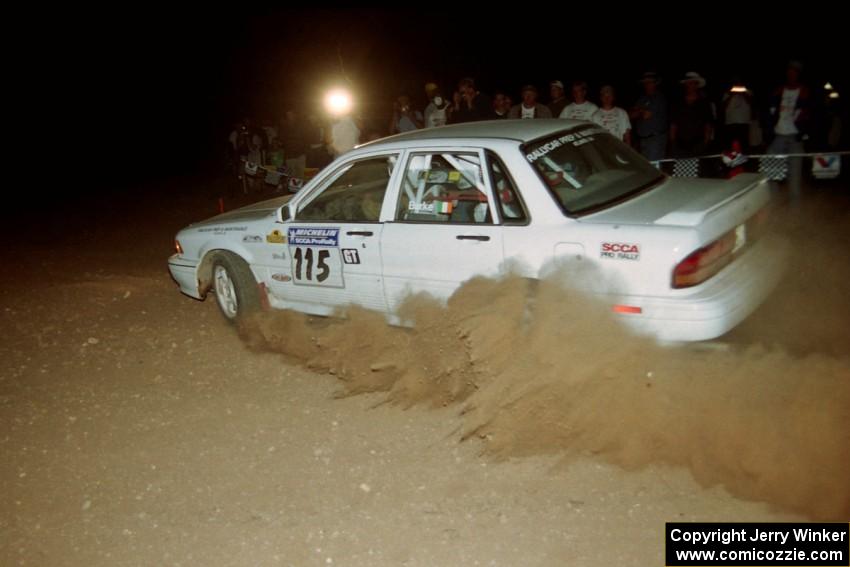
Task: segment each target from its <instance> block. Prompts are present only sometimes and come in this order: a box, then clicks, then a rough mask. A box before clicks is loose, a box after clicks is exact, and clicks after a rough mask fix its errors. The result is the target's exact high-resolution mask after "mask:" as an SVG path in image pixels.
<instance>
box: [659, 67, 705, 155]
mask: <svg viewBox="0 0 850 567" xmlns="http://www.w3.org/2000/svg"><path fill="white" fill-rule="evenodd" d="M679 82H680V83H681V84H682V87H683V88H684V89H685V96H684V97H683V98H682V99H681V100H680V101H679V104H678V105H676V107H675V108H674V109H673V115H672V117H671V120H670V141H671V142H672V143H673V155H674V156H676V157H684V158H692V157H699V156H701V155H704V154H705V152H706V150H707V148H708V143H709V142H710V141H711V135H712V121H713V120H714V115H713V113H712V110H711V103H709V102H708V99H707V98H706V96H705V95H704V94H703V93H702V88H703V87H705V79H703V78H702V76H700V74H699V73H696V72H694V71H690V72H688V73H685V77H684V78H683V79H682V80H681V81H679Z"/></svg>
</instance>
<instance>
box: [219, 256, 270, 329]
mask: <svg viewBox="0 0 850 567" xmlns="http://www.w3.org/2000/svg"><path fill="white" fill-rule="evenodd" d="M212 280H213V281H212V287H213V290H214V291H215V300H216V303H218V308H219V310H220V311H221V314H222V315H224V318H225V319H227V320H228V321H230V322H231V323H236V322H238V321H240V320H241V319H244V318H245V317H246V316H248V315H250V314H252V313H255V312H257V311H259V309H260V305H261V304H260V293H259V290H258V289H257V281H256V280H255V279H254V274H252V273H251V269H250V268H249V267H248V264H247V263H246V262H245V260H243V259H242V258H240V257H239V256H237V255H235V254H232V253H230V252H220V253H218V255H217V256H216V259H215V261H214V262H213V268H212Z"/></svg>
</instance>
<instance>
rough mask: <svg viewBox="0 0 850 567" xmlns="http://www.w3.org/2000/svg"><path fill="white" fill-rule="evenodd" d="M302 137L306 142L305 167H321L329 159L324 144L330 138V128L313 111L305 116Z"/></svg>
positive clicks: (326, 147) (326, 163)
mask: <svg viewBox="0 0 850 567" xmlns="http://www.w3.org/2000/svg"><path fill="white" fill-rule="evenodd" d="M304 128H305V129H304V138H305V141H306V143H307V167H314V168H320V169H321V168H323V167H325V166H326V165H328V163H330V161H331V156H330V154H329V148H328V146H327V145H326V144H327V140H328V139H329V138H330V129H329V126H328V124H327V123H325V122H324V121H322V120H321V119H320V118H319V116H318V115H316V114H315V113H310V114H309V115H308V116H307V122H306V124H304Z"/></svg>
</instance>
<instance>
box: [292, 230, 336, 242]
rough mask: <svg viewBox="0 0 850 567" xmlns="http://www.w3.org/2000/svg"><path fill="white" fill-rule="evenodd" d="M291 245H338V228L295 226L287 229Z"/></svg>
mask: <svg viewBox="0 0 850 567" xmlns="http://www.w3.org/2000/svg"><path fill="white" fill-rule="evenodd" d="M289 244H290V245H291V246H334V247H336V246H338V245H339V229H338V228H321V227H308V226H304V227H296V228H290V229H289Z"/></svg>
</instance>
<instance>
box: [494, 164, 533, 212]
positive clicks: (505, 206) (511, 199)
mask: <svg viewBox="0 0 850 567" xmlns="http://www.w3.org/2000/svg"><path fill="white" fill-rule="evenodd" d="M487 163H488V164H489V168H488V169H489V170H490V184H491V185H492V187H493V193H495V195H496V201H498V203H499V212H500V213H501V215H502V222H503V223H504V224H524V223H526V222H527V221H528V215H527V214H526V212H525V207H524V206H523V203H522V199H521V198H520V196H519V192H518V191H517V189H516V185H515V184H514V182H513V179H511V176H510V175H509V174H508V170H507V168H506V167H505V164H503V163H502V161H501V160H500V159H499V158H498V157H496V154H494V153H492V152H487Z"/></svg>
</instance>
